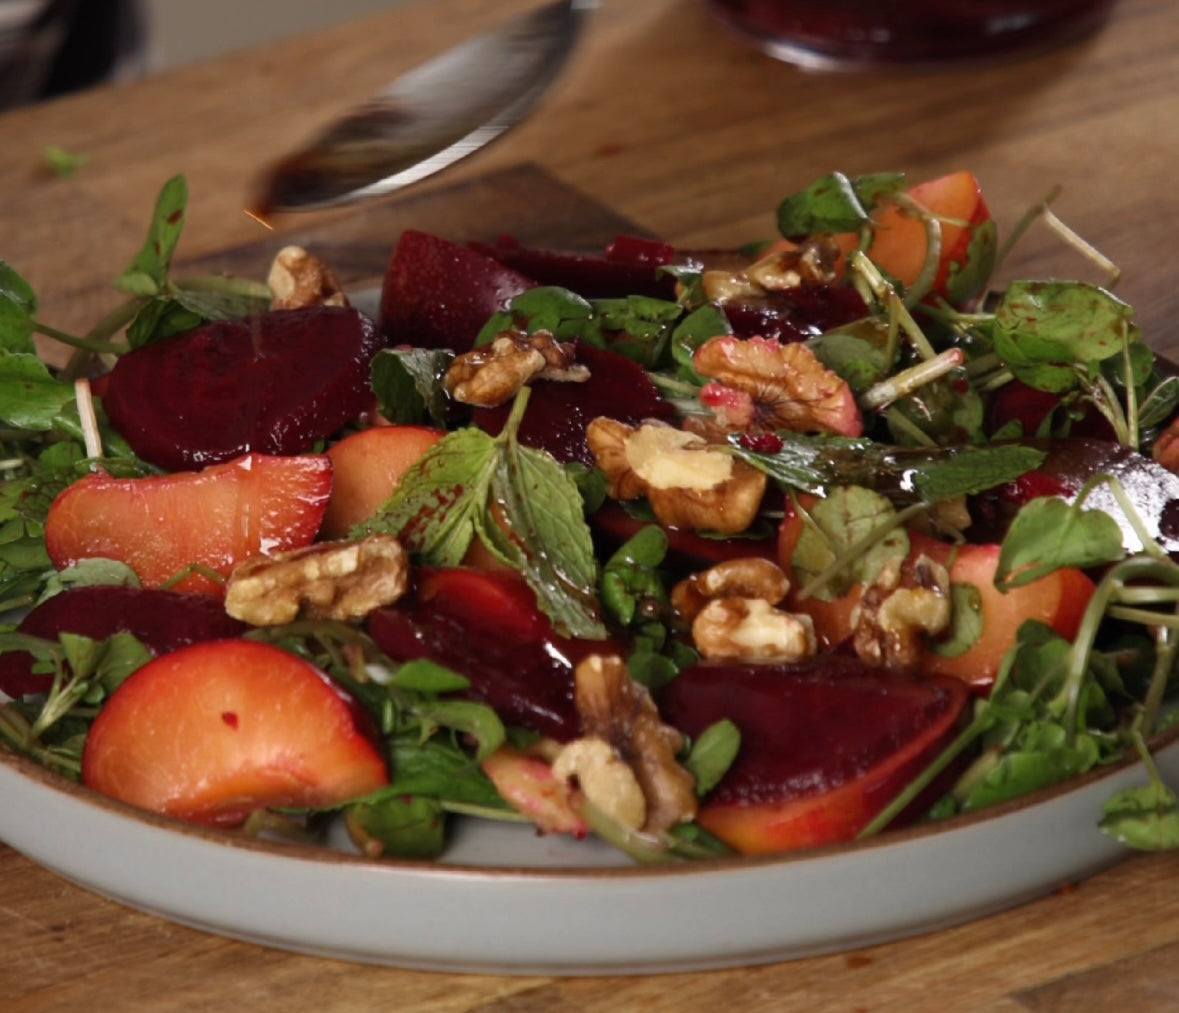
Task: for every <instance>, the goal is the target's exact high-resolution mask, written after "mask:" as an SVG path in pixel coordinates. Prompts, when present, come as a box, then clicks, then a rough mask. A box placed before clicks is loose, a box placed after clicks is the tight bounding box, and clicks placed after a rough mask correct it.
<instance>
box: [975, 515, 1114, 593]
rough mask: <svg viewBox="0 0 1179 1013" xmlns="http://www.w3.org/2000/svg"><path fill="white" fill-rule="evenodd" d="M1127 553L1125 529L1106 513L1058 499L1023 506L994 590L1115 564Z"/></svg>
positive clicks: (1008, 537)
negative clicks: (1075, 569)
mask: <svg viewBox="0 0 1179 1013" xmlns="http://www.w3.org/2000/svg"><path fill="white" fill-rule="evenodd" d="M1124 554H1125V552H1124V549H1123V547H1122V530H1121V528H1120V527H1118V523H1117V521H1115V520H1114V519H1113V518H1112V517H1111V516H1110V515H1109V514H1107V513H1105V511H1103V510H1084V509H1077V508H1076V507H1074V506H1071V505H1069V504H1068V503H1066V502H1065V501H1064V500H1062V499H1057V498H1056V497H1055V496H1041V497H1038V498H1037V499H1033V500H1031V501H1030V502H1029V503H1025V504H1024V505H1023V507H1022V508H1021V509H1020V511H1019V513H1018V514H1016V515H1015V520H1014V521H1012V522H1011V526H1010V527H1009V528H1008V530H1007V535H1006V537H1005V538H1004V539H1003V547H1002V549H1001V550H1000V553H999V565H998V567H997V568H996V570H995V586H996V587H997V588H999V590H1001V591H1007V590H1010V589H1011V588H1013V587H1021V586H1022V585H1024V584H1029V583H1031V582H1032V581H1034V580H1037V579H1038V578H1040V577H1043V576H1045V575H1046V574H1049V573H1051V572H1052V571H1053V570H1058V569H1060V568H1061V567H1064V566H1075V567H1079V568H1081V569H1085V568H1087V567H1092V566H1100V565H1102V564H1104V563H1112V562H1116V561H1117V560H1119V559H1121V558H1122V556H1123V555H1124Z"/></svg>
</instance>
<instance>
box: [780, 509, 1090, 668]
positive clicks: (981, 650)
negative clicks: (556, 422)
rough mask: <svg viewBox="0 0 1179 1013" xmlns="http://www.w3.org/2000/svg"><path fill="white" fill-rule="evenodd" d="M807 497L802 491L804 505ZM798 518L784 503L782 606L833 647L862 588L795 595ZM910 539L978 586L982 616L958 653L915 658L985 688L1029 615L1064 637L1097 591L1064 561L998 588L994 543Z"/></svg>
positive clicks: (953, 579)
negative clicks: (823, 596) (827, 596)
mask: <svg viewBox="0 0 1179 1013" xmlns="http://www.w3.org/2000/svg"><path fill="white" fill-rule="evenodd" d="M808 499H809V498H808V497H804V498H803V502H804V504H805V503H806V502H807V500H808ZM812 502H813V500H812ZM803 524H804V521H803V519H802V516H801V514H799V513H797V512H796V511H794V510H793V509H790V508H788V509H787V512H786V516H785V518H784V519H783V521H782V527H781V530H780V538H779V542H778V548H779V560H778V561H779V564H780V565H781V566H782V568H783V570H785V571H786V574H787V576H788V577H789V578H790V581H791V591H790V594H789V595H788V596H787V605H788V607H789V608H790V609H791V610H793V611H796V612H805V613H806V614H807V615H809V616H810V617H811V619H812V620H813V621H814V624H815V633H816V634H817V635H818V638H819V642H820V644H821V645H823V646H824V647H826V648H833V647H837V646H838V645H840V644H842V643H844V642H845V641H846V640H848V639H849V638H850V637H851V635H852V632H853V617H854V614H855V611H856V607H857V605H858V604H859V600H860V595H861V593H862V591H863V587H862V586H861V585H857V586H855V587H853V588H852V589H851V590H850V591H849V592H848V593H847V594H845V595H843V596H842V597H839V598H835V599H832V600H830V601H822V600H820V599H818V598H815V597H809V598H806V599H802V598H800V597H799V594H798V592H799V590H800V587H799V582H798V580H797V579H796V578H795V576H794V571H793V567H792V566H791V559H792V557H793V555H794V547H795V545H797V543H798V538H799V535H800V534H801V531H802V527H803ZM909 538H910V544H911V550H910V556H909V558H910V559H911V560H915V559H916V558H917V557H918V556H919V555H921V554H923V553H924V554H925V555H928V556H929V557H930V558H931V559H933V560H935V561H936V562H939V563H942V564H943V565H945V566H947V567H948V568H949V576H950V583H951V584H961V585H970V586H971V587H973V588H975V589H976V590H977V592H978V597H977V608H978V613H979V618H980V620H981V630H980V632H979V635H978V637H977V639H976V640H975V641H974V642H973V644H972V645H971V646H970V647H969V648H968V649H967V650H966V651H964V652H963V653H961V654H958V655H956V656H954V657H943V656H941V655H939V654H935V653H934V652H933V651H931V650H924V651H922V653H921V657H920V658H919V660H918V662H917V670H918V671H919V672H921V673H923V674H926V675H932V674H942V675H952V676H954V677H955V678H958V679H961V680H962V681H963V682H966V683H968V684H969V685H971V686H973V687H975V688H976V689H980V690H982V689H986V688H987V687H989V686H990V685H991V684H992V683H993V682H994V681H995V677H996V676H997V675H998V674H999V667H1000V666H1001V665H1002V663H1003V656H1004V655H1005V654H1006V653H1007V651H1008V650H1009V649H1010V648H1011V646H1012V645H1013V644H1014V643H1015V636H1016V633H1017V632H1018V631H1019V627H1020V626H1021V625H1022V624H1023V623H1024V622H1025V621H1026V620H1028V619H1035V620H1038V621H1040V622H1042V623H1046V624H1047V625H1049V626H1051V627H1052V629H1054V630H1055V631H1056V632H1057V633H1058V634H1060V635H1061V636H1062V637H1065V638H1071V637H1073V636H1075V635H1076V632H1077V626H1078V624H1079V623H1080V620H1081V616H1082V614H1083V613H1084V611H1085V606H1086V605H1087V604H1088V602H1089V598H1090V597H1091V596H1092V594H1093V590H1094V585H1093V582H1092V581H1091V580H1090V579H1089V578H1088V577H1087V576H1086V575H1085V574H1084V573H1082V572H1081V571H1080V570H1077V569H1074V568H1071V567H1063V568H1061V569H1059V570H1056V571H1054V572H1053V573H1050V574H1048V575H1047V576H1045V577H1041V578H1040V579H1039V580H1036V581H1033V582H1032V583H1030V584H1026V585H1024V586H1023V587H1018V588H1014V589H1012V590H1010V591H1008V592H1006V593H1003V592H1000V591H999V590H998V589H997V588H996V587H995V570H996V567H997V566H998V563H999V546H998V545H997V544H993V543H988V544H984V545H960V546H951V545H949V544H948V543H945V542H939V541H937V540H936V539H933V538H928V537H925V536H923V535H920V534H916V533H913V532H910V535H909Z"/></svg>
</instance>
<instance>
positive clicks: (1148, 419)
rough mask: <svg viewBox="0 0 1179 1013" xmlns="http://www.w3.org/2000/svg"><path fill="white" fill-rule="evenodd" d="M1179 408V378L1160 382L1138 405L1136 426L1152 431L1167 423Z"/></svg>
mask: <svg viewBox="0 0 1179 1013" xmlns="http://www.w3.org/2000/svg"><path fill="white" fill-rule="evenodd" d="M1176 408H1179V376H1168V377H1164V378H1163V379H1162V380H1160V381H1159V382H1158V383H1157V384H1155V386H1154V387H1152V388H1151V389H1150V390H1149V392H1148V393H1147V394H1146V397H1145V398H1143V399H1142V401H1141V402H1140V403H1139V405H1138V425H1139V426H1140V427H1141V428H1143V429H1152V428H1154V427H1155V426H1160V425H1162V424H1163V423H1164V422H1168V421H1170V420H1171V418H1172V417H1173V416H1174V415H1175V409H1176Z"/></svg>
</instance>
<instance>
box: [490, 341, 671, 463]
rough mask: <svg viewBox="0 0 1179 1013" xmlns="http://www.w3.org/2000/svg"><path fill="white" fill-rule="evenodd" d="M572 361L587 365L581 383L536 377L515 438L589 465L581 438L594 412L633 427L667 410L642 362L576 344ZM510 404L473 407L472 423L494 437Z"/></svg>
mask: <svg viewBox="0 0 1179 1013" xmlns="http://www.w3.org/2000/svg"><path fill="white" fill-rule="evenodd" d="M577 361H578V362H581V363H584V364H585V365H586V366H588V367H589V371H590V378H589V379H588V380H586V381H585V382H584V383H558V382H554V381H550V380H539V381H537V382H536V383H534V384H533V385H532V394H531V396H530V397H529V400H528V410H527V411H526V412H525V413H524V418H523V420H522V421H521V423H520V442H521V443H523V444H524V445H525V446H528V447H538V448H540V449H542V450H547V451H548V452H549V453H550V454H552V455H553V457H555V458H556V459H557V460H558V461H561V462H562V463H568V462H571V461H580V462H581V463H582V464H585V465H592V464H593V463H594V457H593V454H591V453H590V451H589V447H588V446H586V442H585V428H586V426H588V425H589V424H590V423H591V422H592V421H593V420H594V419H596V418H598V417H599V416H603V415H604V416H608V417H610V418H612V419H617V420H618V421H619V422H625V423H626V424H627V425H638V424H639V423H641V422H642V421H643V420H644V419H662V418H667V417H669V416H670V415H671V412H672V409H671V405H669V404H668V403H667V402H666V401H664V400H663V398H662V397H660V395H659V391H658V390H656V388H655V385H654V384H653V383H652V382H651V381H650V379H648V377H647V374H646V373H645V372H643V369H642V367H641V366H639V365H638V364H637V363H635V362H632V361H631V360H630V359H627V358H625V357H623V356H621V355H618V354H617V353H616V352H610V351H606V350H605V349H601V348H594V347H592V346H590V345H581V346H580V347H579V348H578V349H577ZM510 411H511V404H510V403H509V404H506V405H501V406H500V407H499V408H478V409H476V410H475V412H474V414H473V416H472V421H473V422H474V423H475V425H477V426H478V427H479V428H480V429H483V430H486V431H487V432H489V433H491V434H492V435H495V434H496V433H498V432H499V431H500V430H501V429H503V427H504V423H505V422H507V420H508V413H509V412H510Z"/></svg>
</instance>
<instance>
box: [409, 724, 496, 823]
mask: <svg viewBox="0 0 1179 1013" xmlns="http://www.w3.org/2000/svg"><path fill="white" fill-rule="evenodd" d="M389 755H390V760H391V763H390V767H391V769H392V771H393V780H392V782H391V783H390V785H389V787H388V789H387V791H388V793H390V794H406V795H426V796H431V797H433V798H437V799H441V800H443V801H446V802H459V803H462V804H465V805H473V806H483V807H485V808H488V809H493V808H501V809H506V808H507V805H506V803H504V801H503V799H502V798H501V797H500V795H499V792H498V791H496V789H495V786H494V785H493V784H492V783H491V780H490V779H489V778H488V777H487V775H486V774H485V773H484V772H483V768H482V767H480V766H479V764H478V763H476V762H475V760H474V759H473V758H472V756H471V754H470V753H468V752H467V751H465V750H464V749H461V748H460V747H459V746H458V745H456V744H455V743H454V742H453V741H452V740H451V739H450V738H448V737H445V736H434V737H432V738H427V739H424V740H423V739H422V738H421V737H420V736H417V735H409V734H401V735H397V736H395V737H394V738H393V739H391V740H390V746H389Z"/></svg>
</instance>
